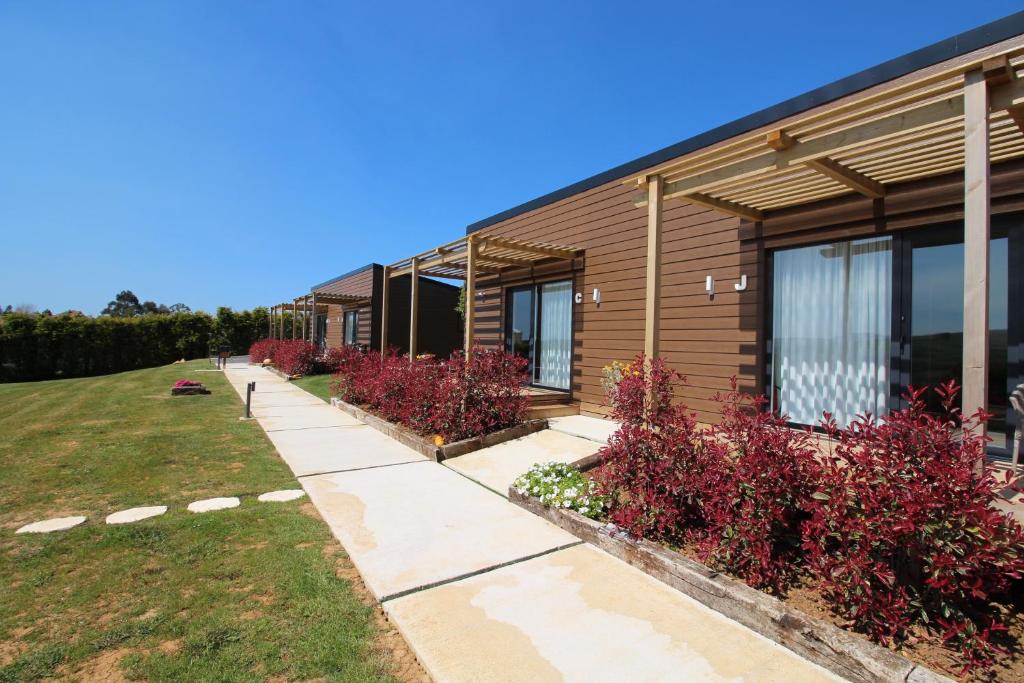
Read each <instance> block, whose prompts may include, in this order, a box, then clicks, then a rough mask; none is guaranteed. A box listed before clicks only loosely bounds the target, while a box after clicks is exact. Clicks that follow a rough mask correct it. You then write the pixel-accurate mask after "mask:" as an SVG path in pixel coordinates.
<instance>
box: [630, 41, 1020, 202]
mask: <svg viewBox="0 0 1024 683" xmlns="http://www.w3.org/2000/svg"><path fill="white" fill-rule="evenodd" d="M1022 42H1024V39H1022ZM979 69H980V70H981V73H982V74H983V76H984V78H985V80H986V81H987V83H988V85H989V88H990V93H991V99H990V102H991V115H990V127H989V145H990V150H991V151H990V158H991V161H992V162H993V163H998V162H1000V161H1007V160H1010V159H1016V158H1020V157H1024V77H1022V74H1021V71H1022V69H1024V45H1017V46H1015V47H1013V48H1011V49H1008V50H1006V51H1005V52H1003V53H1002V54H998V55H994V56H989V57H986V58H985V59H984V60H979V61H978V62H968V63H964V64H960V65H958V66H956V67H951V68H950V69H947V70H944V71H941V72H938V73H934V74H932V75H930V76H928V77H925V78H922V79H920V80H915V81H912V82H909V83H904V84H902V85H899V86H895V87H893V88H891V89H888V90H884V91H881V92H876V93H873V94H869V95H865V96H864V97H860V98H855V99H852V100H850V101H847V102H845V103H843V104H842V105H839V106H835V107H832V108H829V109H825V110H823V111H817V112H815V113H812V114H808V115H807V116H804V117H802V118H796V119H793V120H790V121H788V122H787V123H786V125H785V126H784V127H783V128H778V129H773V130H768V131H767V133H766V132H765V130H764V129H762V130H759V131H757V132H753V133H750V134H747V135H743V136H738V137H737V138H735V139H733V140H731V141H729V142H727V143H725V144H722V145H718V146H716V147H714V148H712V149H705V150H699V151H696V152H694V153H692V154H689V155H687V156H686V157H683V158H682V159H680V160H677V161H673V162H670V163H667V164H664V165H662V166H659V167H655V168H654V169H652V170H649V171H646V172H644V173H643V174H642V175H639V176H635V177H633V178H631V179H629V180H627V181H626V182H627V183H633V184H635V185H636V186H637V187H638V188H640V189H641V190H642V191H644V194H642V195H641V196H640V197H638V200H637V201H638V203H645V202H646V187H647V185H648V182H649V178H650V177H651V176H654V175H660V176H661V178H662V183H663V187H664V190H663V193H664V197H665V198H666V199H673V198H678V199H682V200H684V201H688V202H692V203H695V204H701V205H705V206H710V207H712V208H716V209H719V210H721V211H725V212H727V213H732V214H734V215H737V216H740V217H741V218H745V219H748V220H754V221H756V220H761V219H762V218H763V216H764V213H765V212H767V211H773V210H776V209H781V208H785V207H790V206H796V205H799V204H806V203H810V202H816V201H820V200H823V199H829V198H832V197H837V196H840V195H844V194H849V193H860V194H863V195H866V196H868V197H872V198H876V199H877V198H881V197H884V196H885V188H886V186H887V185H890V184H893V183H902V182H907V181H912V180H919V179H922V178H928V177H931V176H937V175H941V174H944V173H950V172H954V171H958V170H962V169H963V167H964V138H965V130H964V89H965V83H966V81H967V76H966V74H967V73H968V72H970V71H975V72H976V71H977V70H979Z"/></svg>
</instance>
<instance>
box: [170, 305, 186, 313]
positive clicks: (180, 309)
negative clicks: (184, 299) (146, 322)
mask: <svg viewBox="0 0 1024 683" xmlns="http://www.w3.org/2000/svg"><path fill="white" fill-rule="evenodd" d="M167 310H168V311H170V312H171V313H191V312H192V309H191V308H189V307H188V306H186V305H185V304H171V305H170V306H168V307H167Z"/></svg>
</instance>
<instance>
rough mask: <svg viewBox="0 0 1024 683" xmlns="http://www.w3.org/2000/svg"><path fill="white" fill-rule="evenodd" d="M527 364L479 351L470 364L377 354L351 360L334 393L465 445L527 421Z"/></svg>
mask: <svg viewBox="0 0 1024 683" xmlns="http://www.w3.org/2000/svg"><path fill="white" fill-rule="evenodd" d="M526 366H527V363H526V360H525V359H523V358H520V357H518V356H515V355H512V354H508V353H505V352H504V351H484V350H482V349H474V350H473V351H472V353H471V354H470V355H469V358H468V359H467V358H466V357H464V356H463V355H461V354H454V355H453V356H452V357H451V358H450V359H448V360H444V361H438V360H436V359H434V358H419V359H416V360H414V361H412V362H410V361H409V359H408V358H407V357H400V356H396V355H395V354H391V353H389V354H384V355H382V354H379V353H377V352H375V351H371V352H369V353H366V354H362V353H359V354H358V356H348V357H346V358H345V359H344V361H343V362H342V363H341V365H340V367H339V368H338V371H337V372H336V373H335V374H334V376H333V378H332V381H331V393H332V394H333V395H335V396H337V397H338V398H340V399H341V400H343V401H345V402H346V403H353V404H358V405H363V406H366V407H367V408H369V409H370V410H373V411H374V412H376V413H377V414H379V415H380V416H381V417H383V418H384V419H386V420H389V421H392V422H400V423H402V424H404V425H406V426H408V427H410V428H411V429H413V430H415V431H417V432H419V433H420V434H424V435H438V436H440V437H441V438H442V439H443V440H444V441H447V442H451V441H459V440H461V439H467V438H470V437H473V436H483V435H485V434H489V433H491V432H495V431H498V430H500V429H504V428H506V427H512V426H514V425H517V424H519V423H521V422H522V421H523V420H524V419H525V417H526V410H527V408H528V406H529V403H528V399H527V397H526V395H525V393H524V392H523V389H522V385H523V382H524V381H525V379H526V378H525V373H526Z"/></svg>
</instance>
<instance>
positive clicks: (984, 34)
mask: <svg viewBox="0 0 1024 683" xmlns="http://www.w3.org/2000/svg"><path fill="white" fill-rule="evenodd" d="M1022 33H1024V11H1021V12H1017V13H1015V14H1011V15H1009V16H1007V17H1003V18H1002V19H997V20H995V21H993V22H990V23H988V24H984V25H983V26H979V27H977V28H974V29H971V30H970V31H965V32H964V33H961V34H959V35H955V36H953V37H951V38H946V39H945V40H940V41H939V42H937V43H933V44H932V45H929V46H927V47H923V48H921V49H919V50H914V51H913V52H910V53H907V54H905V55H903V56H902V57H896V58H895V59H890V60H889V61H887V62H883V63H882V64H879V65H878V66H874V67H871V68H870V69H865V70H863V71H860V72H858V73H855V74H853V75H852V76H847V77H846V78H841V79H839V80H838V81H834V82H832V83H829V84H828V85H823V86H821V87H819V88H815V89H814V90H811V91H810V92H806V93H804V94H803V95H797V96H796V97H793V98H790V99H788V100H785V101H784V102H780V103H778V104H775V105H772V106H771V107H768V108H767V109H762V110H761V111H758V112H754V113H753V114H749V115H747V116H744V117H743V118H739V119H736V120H735V121H732V122H730V123H726V124H724V125H722V126H719V127H718V128H713V129H712V130H709V131H706V132H704V133H700V134H698V135H695V136H693V137H691V138H688V139H686V140H683V141H682V142H678V143H676V144H674V145H671V146H669V147H665V148H663V149H660V150H658V151H657V152H652V153H651V154H647V155H645V156H642V157H640V158H639V159H634V160H633V161H629V162H627V163H625V164H621V165H619V166H616V167H615V168H612V169H609V170H607V171H604V172H603V173H598V174H597V175H593V176H590V177H589V178H586V179H584V180H581V181H579V182H576V183H573V184H572V185H568V186H566V187H563V188H562V189H560V190H555V191H554V192H550V193H548V194H546V195H543V196H541V197H537V198H536V199H532V200H530V201H528V202H525V203H523V204H520V205H519V206H516V207H513V208H511V209H507V210H505V211H502V212H501V213H496V214H494V215H493V216H491V217H490V218H485V219H483V220H481V221H477V222H476V223H471V224H470V225H469V226H467V227H466V234H467V235H468V234H470V233H473V232H476V231H477V230H482V229H483V228H486V227H488V226H491V225H494V224H495V223H500V222H501V221H504V220H508V219H509V218H512V217H514V216H518V215H519V214H523V213H526V212H527V211H532V210H534V209H539V208H540V207H542V206H546V205H548V204H553V203H554V202H557V201H559V200H561V199H565V198H567V197H571V196H573V195H576V194H579V193H581V192H585V191H587V190H591V189H593V188H595V187H598V186H599V185H604V184H605V183H609V182H611V181H613V180H616V179H619V178H624V177H626V176H629V175H632V174H634V173H639V172H640V171H643V170H644V169H646V168H651V167H652V166H657V165H659V164H663V163H665V162H667V161H670V160H672V159H675V158H676V157H681V156H683V155H684V154H689V153H691V152H695V151H697V150H699V149H703V148H704V147H710V146H711V145H714V144H716V143H719V142H722V141H723V140H728V139H729V138H732V137H735V136H737V135H742V134H744V133H748V132H750V131H752V130H756V129H758V128H760V127H762V126H767V125H768V124H770V123H773V122H775V121H779V120H781V119H784V118H787V117H789V116H793V115H794V114H799V113H800V112H803V111H807V110H809V109H813V108H814V107H818V106H821V105H823V104H827V103H829V102H833V101H835V100H837V99H839V98H842V97H846V96H847V95H852V94H853V93H856V92H860V91H862V90H866V89H868V88H872V87H874V86H876V85H879V84H881V83H885V82H886V81H891V80H893V79H895V78H899V77H901V76H906V75H907V74H909V73H913V72H914V71H920V70H921V69H925V68H928V67H929V66H933V65H935V64H939V63H941V62H945V61H948V60H950V59H954V58H956V57H959V56H961V55H965V54H967V53H969V52H973V51H975V50H980V49H981V48H984V47H987V46H989V45H993V44H995V43H998V42H1000V41H1003V40H1007V39H1009V38H1013V37H1014V36H1017V35H1020V34H1022Z"/></svg>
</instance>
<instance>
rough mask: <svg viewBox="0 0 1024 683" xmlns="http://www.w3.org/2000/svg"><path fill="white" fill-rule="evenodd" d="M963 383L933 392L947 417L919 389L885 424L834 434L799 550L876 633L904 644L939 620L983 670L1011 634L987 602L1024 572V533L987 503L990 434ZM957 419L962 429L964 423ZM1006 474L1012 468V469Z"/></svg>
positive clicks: (843, 609)
mask: <svg viewBox="0 0 1024 683" xmlns="http://www.w3.org/2000/svg"><path fill="white" fill-rule="evenodd" d="M957 392H958V387H957V386H956V385H955V384H954V383H953V382H950V383H949V384H947V385H945V386H942V387H940V388H939V389H938V393H939V396H940V397H941V398H942V401H943V405H944V408H945V414H944V415H933V414H930V413H928V412H927V410H926V404H925V401H924V399H923V398H922V395H923V392H922V391H920V390H914V389H911V390H910V392H909V393H908V395H907V400H908V403H909V406H908V407H907V408H906V409H904V410H898V411H894V412H892V413H890V414H889V415H887V416H886V417H885V418H884V419H882V420H871V419H868V418H863V417H862V418H858V419H857V420H855V421H854V422H853V423H852V424H851V425H850V426H849V427H847V428H846V429H838V428H837V427H836V424H835V422H834V421H833V420H832V419H831V417H830V416H826V420H825V427H826V429H827V431H828V432H829V434H830V435H831V436H832V437H833V439H834V443H835V444H836V445H835V453H834V455H835V456H836V457H835V458H832V459H830V460H829V462H828V463H827V464H826V465H825V467H824V470H823V473H822V476H821V487H820V488H821V490H820V491H819V492H818V493H816V494H815V495H814V499H813V502H812V505H811V506H810V508H811V511H812V516H811V519H810V520H809V521H808V522H807V524H806V525H805V530H804V549H805V550H806V552H807V555H808V558H809V560H810V564H811V566H812V568H813V569H814V571H815V573H816V574H817V576H818V577H820V579H821V587H822V591H823V593H824V595H825V596H826V597H827V598H828V599H829V600H830V601H832V602H833V604H835V605H836V607H837V609H838V610H839V611H840V613H841V614H842V615H843V616H844V617H846V618H848V619H850V620H851V621H852V622H853V623H854V624H856V625H857V626H858V627H859V628H861V629H863V630H865V631H866V632H867V633H869V634H870V635H871V636H872V637H873V638H874V639H876V640H878V641H880V642H882V643H888V642H890V641H893V640H895V641H901V640H903V639H905V638H906V636H907V635H908V632H909V629H910V627H911V626H912V625H915V624H919V625H920V624H924V625H928V624H935V625H937V626H938V629H939V630H940V631H941V634H942V638H943V640H944V641H946V642H947V643H948V644H949V645H951V646H953V647H955V648H956V649H957V650H959V651H960V652H961V653H962V654H963V656H964V660H965V664H966V667H967V669H971V668H975V667H987V666H989V665H991V663H992V657H993V655H994V654H996V653H997V652H998V651H999V649H998V648H997V647H996V646H995V645H994V644H993V643H992V642H991V636H992V635H993V633H994V632H995V631H999V630H1005V626H1004V625H1003V624H1002V623H1001V621H1000V615H999V614H998V610H997V609H995V606H994V605H992V604H991V603H990V601H989V598H990V597H991V596H992V595H997V594H1000V593H1005V592H1006V591H1007V589H1008V588H1009V587H1010V584H1011V582H1012V581H1013V580H1014V579H1019V578H1020V577H1021V573H1022V571H1024V530H1022V529H1021V526H1020V525H1019V524H1018V523H1016V522H1015V521H1012V520H1011V519H1009V518H1008V517H1007V515H1006V513H1003V512H999V511H998V510H996V509H995V508H994V507H992V501H993V500H995V498H996V495H997V487H998V484H997V480H996V477H995V476H994V474H993V471H992V466H991V464H989V463H988V462H986V460H985V443H986V439H985V438H984V437H982V436H980V432H978V431H976V430H972V429H971V427H972V426H975V425H977V424H979V423H980V422H981V421H983V420H984V419H985V417H986V416H985V415H984V414H981V413H976V414H975V415H972V416H970V417H968V418H967V419H966V420H962V419H961V418H962V416H961V415H960V413H959V410H958V409H957V408H956V407H955V404H954V401H955V398H956V395H957ZM961 423H963V427H965V429H962V430H961ZM1007 475H1008V476H1009V473H1007Z"/></svg>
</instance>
